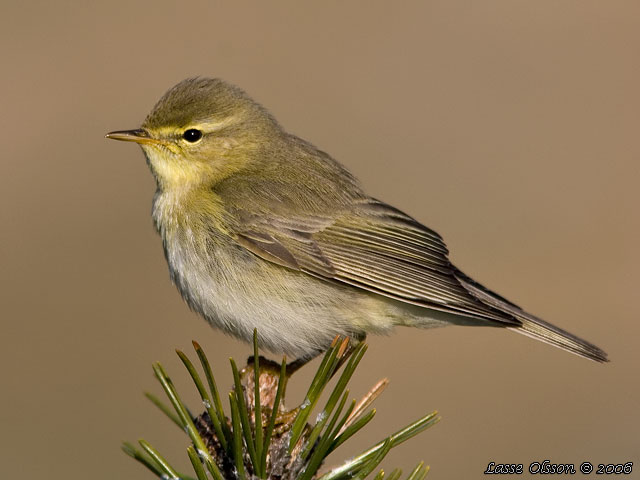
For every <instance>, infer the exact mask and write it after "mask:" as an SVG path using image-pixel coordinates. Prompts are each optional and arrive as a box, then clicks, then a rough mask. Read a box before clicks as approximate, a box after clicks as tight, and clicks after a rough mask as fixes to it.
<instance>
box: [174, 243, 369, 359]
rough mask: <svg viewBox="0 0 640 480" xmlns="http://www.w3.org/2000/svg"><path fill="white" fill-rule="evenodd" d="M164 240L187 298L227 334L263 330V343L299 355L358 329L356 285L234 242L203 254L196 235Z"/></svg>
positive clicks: (245, 334)
mask: <svg viewBox="0 0 640 480" xmlns="http://www.w3.org/2000/svg"><path fill="white" fill-rule="evenodd" d="M183 233H184V232H183ZM166 240H167V239H165V248H166V253H167V260H168V262H169V268H170V270H171V277H172V280H173V281H174V283H175V284H176V286H177V287H178V289H179V290H180V292H181V294H182V296H183V298H184V299H185V300H186V302H187V303H188V304H189V306H190V307H191V308H192V309H193V310H195V311H197V312H198V313H200V314H202V315H203V316H204V317H205V318H206V319H207V321H209V322H210V323H211V324H212V325H213V326H215V327H217V328H220V329H222V330H223V331H225V332H227V333H230V334H232V335H234V336H236V337H239V338H241V339H243V340H246V341H250V339H251V337H252V335H253V329H254V328H257V329H258V334H259V337H260V342H261V345H262V346H263V347H265V348H267V349H268V350H271V351H274V352H284V353H286V354H288V355H291V356H293V357H294V358H298V357H303V356H309V355H313V354H314V353H316V352H318V351H322V350H324V349H326V348H327V346H328V345H329V343H330V342H331V340H332V339H333V338H334V337H335V336H336V335H354V334H357V333H360V332H359V331H358V330H359V329H358V328H357V327H355V328H354V325H357V320H356V318H358V317H360V318H361V317H362V313H363V311H362V308H361V305H360V301H362V299H361V298H360V295H359V294H358V293H354V292H353V291H352V289H349V288H346V287H345V288H342V287H339V286H336V285H334V284H331V283H328V282H324V281H322V280H319V279H317V278H314V277H311V276H308V275H306V274H304V273H301V272H295V271H291V270H288V269H286V268H284V267H281V266H278V265H274V264H271V263H269V262H267V261H264V260H262V259H260V258H258V257H256V256H254V255H253V254H252V253H250V252H248V251H247V250H245V249H243V248H242V247H240V246H237V245H235V244H233V243H232V242H231V241H230V240H228V241H227V242H228V243H227V242H224V241H221V242H216V244H215V247H213V248H211V249H207V250H205V251H204V252H203V249H201V248H198V246H197V245H198V240H197V239H196V238H194V236H193V235H189V234H186V235H185V234H183V235H180V239H179V240H177V241H176V240H175V239H174V240H173V241H166ZM365 311H366V310H365Z"/></svg>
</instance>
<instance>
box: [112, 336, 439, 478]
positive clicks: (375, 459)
mask: <svg viewBox="0 0 640 480" xmlns="http://www.w3.org/2000/svg"><path fill="white" fill-rule="evenodd" d="M193 346H194V349H195V352H196V354H197V357H198V359H199V362H200V365H201V367H202V370H203V372H204V375H205V378H206V380H207V386H208V388H207V387H205V384H204V383H203V381H202V379H201V377H200V374H199V373H198V371H197V369H196V367H195V366H194V365H193V363H191V361H190V360H189V358H188V357H187V356H186V355H185V354H184V353H183V352H180V351H178V352H177V353H178V356H179V357H180V359H181V360H182V362H183V364H184V365H185V367H186V369H187V371H188V372H189V374H190V375H191V378H192V379H193V382H194V384H195V387H196V389H197V390H198V393H199V394H200V397H201V398H202V403H203V405H204V406H205V411H204V412H203V413H201V414H200V415H197V416H193V415H192V414H191V413H190V411H189V410H188V409H187V407H186V406H185V405H184V403H183V402H182V400H181V399H180V396H179V395H178V392H177V391H176V389H175V387H174V386H173V383H172V382H171V379H170V378H169V376H168V375H167V373H166V372H165V370H164V369H163V367H162V366H161V365H160V364H159V363H156V364H154V365H153V370H154V373H155V375H156V378H157V379H158V381H159V382H160V384H161V385H162V388H163V389H164V391H165V393H166V394H167V397H168V398H169V402H170V404H171V406H169V405H166V404H165V403H163V402H162V401H161V400H159V399H158V398H157V397H155V396H154V395H151V394H148V393H147V394H146V396H147V397H148V398H149V399H150V400H151V402H152V403H153V404H154V405H156V406H157V407H158V408H159V409H160V411H162V412H163V413H164V414H165V415H166V416H167V417H168V418H169V419H170V420H171V421H172V422H174V423H175V424H177V425H178V426H179V427H180V428H181V429H183V430H184V431H186V433H187V434H188V436H189V438H190V440H191V445H190V446H189V447H188V448H187V454H188V455H189V459H190V460H191V464H192V465H193V469H194V473H195V477H193V476H188V475H184V474H181V473H178V472H177V471H176V470H175V469H174V468H173V467H172V466H171V465H170V463H169V462H168V461H167V460H166V459H165V458H164V457H163V456H162V455H161V454H160V453H159V452H158V451H157V450H155V449H154V448H153V447H152V446H151V445H150V444H149V443H148V442H146V441H145V440H140V442H139V444H140V447H141V449H137V448H136V447H134V446H133V445H131V444H130V443H125V444H124V445H123V450H124V452H125V453H126V454H127V455H129V456H131V457H133V458H134V459H136V460H137V461H139V462H140V463H141V464H143V465H144V466H145V467H147V468H148V469H149V470H150V471H151V472H153V473H154V474H155V475H156V476H158V477H160V478H162V479H182V480H204V479H209V478H213V479H215V480H245V479H250V480H255V479H265V480H271V479H273V480H314V479H318V480H347V479H352V478H358V479H364V478H365V477H367V476H368V475H370V474H372V473H373V472H374V471H375V470H376V469H377V468H378V466H379V464H380V462H382V460H383V459H384V457H385V456H386V454H387V453H388V452H389V451H390V450H391V449H392V448H394V447H396V446H397V445H399V444H400V443H402V442H404V441H406V440H408V439H410V438H412V437H414V436H415V435H417V434H418V433H420V432H422V431H423V430H425V429H427V428H429V427H430V426H432V425H434V424H435V423H436V422H438V420H439V419H440V417H439V416H438V414H437V412H433V413H430V414H429V415H426V416H424V417H422V418H420V419H418V420H417V421H415V422H414V423H412V424H410V425H408V426H406V427H405V428H403V429H401V430H399V431H398V432H396V433H394V434H393V435H390V436H389V437H387V438H385V439H383V440H381V441H380V442H379V443H377V444H376V445H374V446H372V447H371V448H370V449H368V450H367V451H365V452H363V453H362V454H360V455H358V456H356V457H354V458H352V459H351V460H349V461H347V462H346V463H344V464H342V465H341V466H340V467H337V468H334V469H332V470H329V471H328V472H326V473H324V474H323V475H321V474H320V473H319V472H320V469H321V467H322V466H323V464H324V462H325V460H326V458H327V456H328V455H330V454H331V453H332V452H333V451H334V450H336V449H337V448H338V447H339V446H340V445H342V444H343V443H344V442H345V441H347V440H348V439H349V438H351V437H352V436H353V435H355V434H356V433H358V432H359V431H360V430H361V429H362V428H363V427H364V426H365V425H366V424H367V423H369V422H370V421H371V420H372V419H373V417H374V416H375V410H374V409H371V410H369V407H370V405H371V404H372V403H373V401H374V400H375V399H376V398H377V397H378V396H379V395H380V394H381V393H382V391H383V390H384V388H385V387H386V385H387V383H388V382H387V380H386V379H384V380H381V381H380V382H378V383H377V384H376V385H375V386H374V387H373V388H372V389H371V391H369V393H367V394H366V395H365V396H364V397H363V398H362V399H361V400H360V402H357V403H356V401H355V400H353V401H351V402H348V398H349V390H347V388H346V387H347V385H348V383H349V380H350V379H351V377H352V375H353V373H354V372H355V370H356V368H357V367H358V364H359V362H360V360H361V359H362V356H363V355H364V353H365V352H366V349H367V346H366V344H364V343H360V344H359V345H357V346H355V347H354V348H350V347H349V340H348V339H339V338H336V340H334V342H333V344H332V346H331V348H330V349H329V350H328V351H327V352H326V354H325V356H324V358H323V360H322V362H321V364H320V366H319V367H318V370H317V372H316V374H315V376H314V378H313V380H312V382H311V385H310V386H309V389H308V391H307V394H306V396H305V399H304V401H303V402H302V404H301V405H299V406H298V407H296V408H293V409H291V410H288V409H287V408H286V407H285V405H284V397H285V390H286V384H287V381H288V380H289V378H290V376H291V375H292V373H291V372H288V371H287V365H286V362H285V360H284V359H283V361H282V363H281V364H277V363H275V362H272V361H270V360H267V359H265V358H263V357H261V356H258V339H257V333H256V332H254V355H253V357H250V358H249V360H248V362H247V365H246V366H245V367H244V368H243V369H242V370H238V368H237V366H236V364H235V362H234V361H233V359H231V368H232V371H233V377H234V385H233V389H232V390H231V392H230V393H229V406H230V410H229V411H230V412H231V414H230V417H231V418H228V417H227V415H226V414H225V412H224V410H223V407H222V402H221V400H220V394H219V392H218V389H217V386H216V382H215V378H214V376H213V373H212V369H211V366H210V364H209V361H208V360H207V357H206V355H205V353H204V351H203V350H202V348H201V347H200V345H198V344H197V343H196V342H194V343H193ZM342 366H344V368H342ZM340 368H342V373H341V374H340V376H339V378H338V380H337V382H336V384H335V386H334V387H333V389H332V390H331V392H330V393H329V394H328V399H327V401H326V403H325V405H324V407H323V408H322V410H321V411H320V413H319V414H318V415H317V418H316V420H315V423H313V424H311V423H309V422H310V420H309V419H310V418H311V414H312V412H313V411H314V409H315V407H316V406H317V404H318V402H319V400H320V397H321V396H322V394H323V392H324V390H325V388H326V387H327V385H328V383H329V381H330V380H331V379H332V378H333V376H334V375H336V374H337V372H338V370H339V369H340ZM256 379H257V381H256ZM345 407H346V409H345ZM428 470H429V467H427V466H424V464H423V463H422V462H421V463H419V464H418V466H417V467H416V468H415V469H414V470H413V471H412V472H411V473H410V475H409V476H408V477H407V480H423V479H424V477H425V476H426V474H427V472H428ZM401 474H402V472H401V471H400V470H397V469H396V470H393V471H392V472H391V473H390V474H388V475H385V473H384V471H382V470H380V471H379V472H378V473H377V474H376V475H375V480H399V479H400V477H401Z"/></svg>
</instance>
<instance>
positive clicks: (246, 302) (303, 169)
mask: <svg viewBox="0 0 640 480" xmlns="http://www.w3.org/2000/svg"><path fill="white" fill-rule="evenodd" d="M107 137H108V138H112V139H114V140H124V141H130V142H136V143H138V144H139V145H140V146H141V147H142V150H143V151H144V154H145V156H146V158H147V163H148V165H149V168H150V169H151V172H152V173H153V176H154V177H155V179H156V182H157V191H156V194H155V196H154V199H153V220H154V222H155V226H156V228H157V230H158V232H159V234H160V236H161V237H162V243H163V246H164V252H165V256H166V258H167V262H168V264H169V271H170V275H171V280H172V281H173V282H174V283H175V285H176V286H177V287H178V290H179V291H180V293H181V294H182V296H183V298H184V299H185V301H186V302H187V304H188V305H189V306H190V307H191V308H192V309H193V310H195V311H196V312H198V313H199V314H201V315H202V316H203V317H204V318H205V319H206V320H207V321H208V322H209V323H210V324H211V325H213V326H215V327H217V328H220V329H221V330H223V331H224V332H226V333H228V334H231V335H234V336H236V337H238V338H240V339H243V340H245V341H249V340H250V339H251V337H252V334H253V330H254V328H257V330H258V334H259V338H260V342H261V345H262V346H263V347H265V348H266V349H268V350H270V351H272V352H276V353H280V352H284V353H286V354H287V355H289V356H292V357H293V358H298V359H301V360H304V359H309V358H311V357H313V356H315V355H317V354H318V353H320V352H322V351H324V350H326V349H327V348H328V346H329V345H330V343H331V341H332V339H333V338H334V337H335V336H336V335H346V336H349V337H352V338H354V339H358V338H363V337H364V336H365V335H366V334H368V333H386V332H389V331H390V330H391V329H392V328H393V327H394V326H396V325H402V326H411V327H420V328H431V327H438V326H443V325H450V324H454V325H475V326H492V327H503V328H507V329H509V330H513V331H515V332H519V333H522V334H524V335H528V336H530V337H533V338H536V339H538V340H541V341H543V342H546V343H549V344H551V345H555V346H557V347H560V348H563V349H565V350H568V351H569V352H572V353H575V354H577V355H580V356H583V357H586V358H589V359H592V360H596V361H599V362H605V361H607V354H606V353H605V352H604V351H602V350H601V349H599V348H598V347H596V346H595V345H593V344H591V343H589V342H586V341H584V340H582V339H580V338H578V337H576V336H575V335H572V334H570V333H568V332H566V331H564V330H562V329H560V328H558V327H555V326H553V325H551V324H549V323H547V322H545V321H543V320H540V319H539V318H537V317H534V316H533V315H531V314H529V313H527V312H525V311H523V310H522V309H520V308H519V307H518V306H516V305H514V304H513V303H511V302H509V301H508V300H506V299H504V298H502V297H501V296H499V295H497V294H495V293H493V292H492V291H490V290H488V289H487V288H485V287H483V286H482V285H481V284H479V283H477V282H476V281H474V280H472V279H471V278H469V277H468V276H466V275H465V274H464V273H462V272H461V271H460V270H458V268H456V267H455V266H454V265H453V264H452V263H451V262H450V261H449V258H448V253H449V252H448V250H447V247H446V246H445V244H444V242H443V240H442V237H440V235H438V234H437V233H436V232H434V231H433V230H431V229H429V228H427V227H425V226H424V225H422V224H421V223H419V222H418V221H417V220H415V219H414V218H412V217H410V216H409V215H407V214H405V213H404V212H402V211H400V210H398V209H397V208H394V207H392V206H390V205H387V204H386V203H384V202H382V201H380V200H377V199H375V198H372V197H370V196H369V195H367V194H366V193H365V191H364V190H363V189H362V187H361V186H360V184H359V183H358V181H357V180H356V179H355V178H354V177H353V175H352V174H351V173H349V171H347V170H346V169H345V168H344V167H343V166H342V165H340V164H339V163H338V162H337V161H335V160H334V159H333V158H332V157H331V156H329V155H328V154H327V153H325V152H323V151H321V150H318V149H317V148H316V147H314V146H313V145H311V144H310V143H308V142H306V141H304V140H302V139H300V138H298V137H296V136H294V135H291V134H290V133H287V132H286V131H284V130H283V128H282V127H281V126H280V125H279V124H278V122H277V121H276V120H275V119H274V118H273V117H272V116H271V115H270V114H269V112H268V111H267V110H266V109H265V108H264V107H262V106H261V105H260V104H258V103H257V102H255V101H254V100H252V99H251V98H250V97H249V96H248V95H247V94H246V93H245V92H243V91H242V90H240V89H239V88H237V87H235V86H233V85H230V84H228V83H226V82H224V81H222V80H219V79H209V78H191V79H187V80H184V81H182V82H180V83H179V84H177V85H176V86H174V87H173V88H171V89H170V90H169V91H168V92H167V93H166V94H165V95H164V96H163V97H162V98H161V99H160V101H159V102H158V103H157V104H156V106H155V107H154V108H153V110H152V111H151V113H149V115H148V116H147V118H146V120H145V121H144V123H143V124H142V126H141V128H139V129H136V130H123V131H116V132H111V133H109V134H107Z"/></svg>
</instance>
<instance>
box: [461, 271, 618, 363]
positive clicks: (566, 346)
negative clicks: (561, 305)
mask: <svg viewBox="0 0 640 480" xmlns="http://www.w3.org/2000/svg"><path fill="white" fill-rule="evenodd" d="M456 277H458V280H459V281H460V283H462V285H463V286H464V287H465V288H466V289H467V290H468V291H469V293H471V294H472V295H473V296H474V297H476V298H477V299H478V300H479V301H481V302H482V303H484V304H485V305H488V306H490V307H492V308H493V309H495V310H498V311H500V312H503V313H506V314H508V315H510V316H511V317H514V318H516V319H517V320H518V321H519V322H520V323H521V324H520V325H513V324H511V325H509V324H507V325H505V327H506V328H508V329H509V330H513V331H515V332H518V333H521V334H523V335H527V336H528V337H532V338H535V339H537V340H540V341H542V342H545V343H548V344H549V345H553V346H555V347H558V348H561V349H563V350H566V351H568V352H571V353H575V354H576V355H579V356H581V357H584V358H588V359H589V360H593V361H596V362H608V361H609V359H608V357H607V354H606V352H605V351H603V350H602V349H600V348H598V347H596V346H595V345H594V344H593V343H590V342H587V341H586V340H583V339H581V338H579V337H577V336H575V335H573V334H572V333H569V332H567V331H565V330H562V329H561V328H558V327H556V326H555V325H551V324H550V323H548V322H545V321H544V320H541V319H540V318H538V317H535V316H533V315H531V314H530V313H527V312H525V311H524V310H522V309H521V308H520V307H518V306H517V305H514V304H513V303H511V302H509V301H508V300H506V299H505V298H503V297H501V296H500V295H498V294H496V293H494V292H492V291H491V290H489V289H487V288H485V287H483V286H482V285H480V284H479V283H478V282H476V281H475V280H473V279H471V278H469V277H468V276H466V275H465V274H464V273H462V272H460V271H458V272H456Z"/></svg>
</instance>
